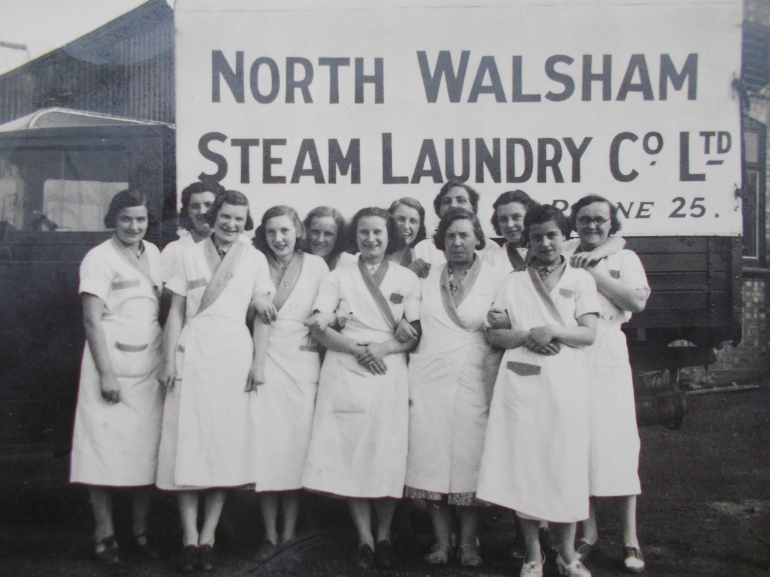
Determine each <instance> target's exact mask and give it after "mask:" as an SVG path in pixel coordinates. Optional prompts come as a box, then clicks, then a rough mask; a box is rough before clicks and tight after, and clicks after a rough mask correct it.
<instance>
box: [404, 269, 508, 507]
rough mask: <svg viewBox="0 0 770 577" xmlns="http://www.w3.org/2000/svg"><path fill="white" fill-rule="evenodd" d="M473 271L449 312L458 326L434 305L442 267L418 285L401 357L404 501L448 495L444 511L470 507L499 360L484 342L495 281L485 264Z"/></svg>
mask: <svg viewBox="0 0 770 577" xmlns="http://www.w3.org/2000/svg"><path fill="white" fill-rule="evenodd" d="M479 265H480V266H481V270H480V271H479V274H478V277H477V278H476V281H475V283H474V284H473V287H472V288H471V289H470V292H468V294H467V295H466V296H465V297H464V298H463V299H462V302H461V303H460V306H459V307H456V315H457V317H456V318H457V319H458V320H460V322H461V323H462V326H461V325H459V324H458V323H457V322H456V320H453V318H452V314H451V313H449V312H448V311H447V307H446V306H445V305H444V303H443V301H442V283H441V277H442V274H441V273H442V270H443V269H444V267H445V266H446V265H444V266H442V267H438V268H435V269H434V268H431V271H430V274H429V275H428V278H426V279H425V280H424V281H422V304H421V306H420V324H421V325H422V338H421V340H420V345H419V347H418V350H417V351H415V352H414V353H411V354H410V356H409V405H410V408H409V455H408V459H407V470H406V486H407V491H406V495H407V496H414V497H422V498H434V499H435V498H438V495H437V494H449V502H450V503H452V504H462V505H467V504H471V503H472V502H473V493H475V492H476V484H477V481H478V474H479V466H480V464H481V454H482V451H483V449H484V436H485V434H486V428H487V418H488V416H489V403H490V401H491V399H492V388H493V386H494V383H495V377H496V376H497V369H498V367H499V365H500V357H501V356H502V353H501V352H500V351H499V349H495V348H494V347H492V346H491V345H490V344H489V343H488V342H487V339H486V337H485V335H484V320H485V319H486V316H487V312H488V311H489V309H490V308H492V305H493V304H494V301H495V297H496V295H497V288H498V280H497V279H498V274H497V271H496V270H495V269H493V268H492V266H491V265H490V264H489V263H486V262H479ZM445 294H446V293H445ZM449 298H451V297H449ZM415 490H419V491H415ZM424 493H432V494H434V495H427V494H424Z"/></svg>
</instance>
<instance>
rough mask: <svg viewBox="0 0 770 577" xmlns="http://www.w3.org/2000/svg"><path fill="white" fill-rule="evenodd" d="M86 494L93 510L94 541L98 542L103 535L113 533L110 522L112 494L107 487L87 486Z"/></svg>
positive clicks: (113, 529) (107, 535) (106, 535)
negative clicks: (94, 524)
mask: <svg viewBox="0 0 770 577" xmlns="http://www.w3.org/2000/svg"><path fill="white" fill-rule="evenodd" d="M88 495H89V496H90V498H91V508H92V509H93V512H94V522H95V523H96V526H95V527H94V541H95V542H96V543H98V542H99V541H101V540H102V539H104V538H105V537H109V536H110V535H114V534H115V527H114V526H113V524H112V494H111V493H110V490H109V489H107V487H97V486H94V485H91V486H89V487H88Z"/></svg>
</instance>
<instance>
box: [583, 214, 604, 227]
mask: <svg viewBox="0 0 770 577" xmlns="http://www.w3.org/2000/svg"><path fill="white" fill-rule="evenodd" d="M577 221H578V224H580V226H590V225H591V223H594V224H595V225H596V226H601V225H603V224H604V223H605V222H609V221H610V219H609V218H602V217H601V216H596V217H594V218H591V217H590V216H581V217H580V218H579V219H577Z"/></svg>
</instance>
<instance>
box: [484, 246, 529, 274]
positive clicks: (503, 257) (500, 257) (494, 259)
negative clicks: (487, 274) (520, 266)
mask: <svg viewBox="0 0 770 577" xmlns="http://www.w3.org/2000/svg"><path fill="white" fill-rule="evenodd" d="M515 250H516V251H517V252H518V253H519V255H521V258H522V259H526V258H527V249H526V248H518V247H517V248H516V249H515ZM484 261H485V262H488V263H489V264H491V265H492V266H493V267H494V268H495V269H496V270H497V271H498V272H499V273H500V277H501V279H502V280H504V279H505V277H507V275H508V274H509V273H512V272H513V265H512V264H511V259H510V258H508V243H505V244H504V245H503V246H501V247H497V248H495V249H493V250H487V251H485V252H484Z"/></svg>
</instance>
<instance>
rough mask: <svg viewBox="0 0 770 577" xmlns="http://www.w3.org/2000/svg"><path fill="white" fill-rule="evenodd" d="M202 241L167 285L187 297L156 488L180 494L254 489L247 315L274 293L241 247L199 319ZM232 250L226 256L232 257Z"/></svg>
mask: <svg viewBox="0 0 770 577" xmlns="http://www.w3.org/2000/svg"><path fill="white" fill-rule="evenodd" d="M207 242H211V241H210V240H206V241H203V242H199V243H196V244H195V245H193V246H191V247H189V248H188V249H187V250H184V251H182V252H181V259H180V263H179V266H178V267H177V272H176V274H175V276H174V277H173V278H172V279H171V280H170V281H169V282H168V283H167V285H166V288H168V289H169V290H170V291H171V292H173V293H174V294H177V295H180V296H184V297H186V310H185V325H184V328H183V329H182V333H181V335H180V337H179V344H178V347H177V351H176V379H175V382H174V386H173V388H172V389H171V391H169V392H168V394H167V395H166V402H165V407H164V411H163V431H162V435H161V445H160V457H159V466H158V480H157V485H158V487H159V488H161V489H167V490H180V489H182V490H183V489H190V488H202V487H234V486H240V485H246V484H250V483H253V482H254V475H255V469H254V467H255V462H254V451H253V448H252V443H253V439H254V407H253V403H254V401H255V400H256V395H255V394H254V393H245V392H244V389H245V388H246V381H247V378H248V374H249V370H250V369H251V364H252V361H253V359H254V344H253V340H252V337H251V334H250V333H249V329H248V327H247V326H246V313H247V311H248V308H249V305H250V304H251V302H252V300H253V299H254V298H255V297H258V296H260V297H266V296H267V295H270V294H272V293H273V292H274V290H275V289H274V287H273V283H272V281H271V280H270V272H269V270H268V265H267V260H266V259H265V256H264V255H263V254H262V253H260V252H258V251H257V250H256V249H255V248H253V247H251V246H245V247H244V252H243V254H242V256H241V260H240V262H239V263H236V264H235V267H234V269H233V276H232V278H231V279H230V281H229V282H228V283H227V286H226V287H225V289H224V290H223V291H222V293H221V294H220V295H219V298H217V300H216V301H215V302H214V303H213V304H212V305H211V306H209V307H208V308H207V309H205V310H204V311H203V312H201V313H200V314H198V309H199V307H200V304H201V298H202V297H203V294H204V292H205V290H206V286H207V284H208V282H209V281H210V280H211V277H212V274H211V272H210V269H209V266H208V263H207V261H206V256H205V252H204V248H205V246H204V245H205V243H207ZM230 250H232V249H230Z"/></svg>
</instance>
